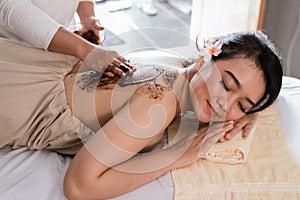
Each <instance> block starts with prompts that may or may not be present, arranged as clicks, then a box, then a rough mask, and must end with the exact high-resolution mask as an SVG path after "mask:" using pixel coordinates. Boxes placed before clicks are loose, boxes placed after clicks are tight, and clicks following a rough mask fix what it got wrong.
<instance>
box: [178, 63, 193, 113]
mask: <svg viewBox="0 0 300 200" xmlns="http://www.w3.org/2000/svg"><path fill="white" fill-rule="evenodd" d="M178 72H179V74H180V75H181V76H180V77H181V80H180V81H179V82H180V85H181V87H182V88H181V90H180V96H178V97H177V98H178V101H179V105H178V109H180V112H185V111H189V110H193V107H192V104H191V97H190V88H189V86H190V84H189V83H190V81H191V79H192V77H193V75H194V74H195V73H194V67H193V66H192V65H191V66H189V67H186V68H182V69H179V70H178Z"/></svg>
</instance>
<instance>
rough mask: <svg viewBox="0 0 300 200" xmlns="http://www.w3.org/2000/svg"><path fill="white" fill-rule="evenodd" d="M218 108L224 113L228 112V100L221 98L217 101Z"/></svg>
mask: <svg viewBox="0 0 300 200" xmlns="http://www.w3.org/2000/svg"><path fill="white" fill-rule="evenodd" d="M217 104H218V106H219V107H220V108H221V109H222V111H223V112H226V111H227V109H228V106H227V102H226V99H225V98H224V97H220V98H218V99H217Z"/></svg>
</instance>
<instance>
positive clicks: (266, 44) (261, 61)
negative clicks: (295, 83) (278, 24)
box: [212, 31, 283, 114]
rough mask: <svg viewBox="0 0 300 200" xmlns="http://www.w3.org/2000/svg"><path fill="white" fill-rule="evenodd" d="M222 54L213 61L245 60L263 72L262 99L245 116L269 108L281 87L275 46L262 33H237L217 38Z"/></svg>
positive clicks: (280, 67) (280, 73)
mask: <svg viewBox="0 0 300 200" xmlns="http://www.w3.org/2000/svg"><path fill="white" fill-rule="evenodd" d="M217 40H220V41H221V42H222V44H223V45H222V52H221V53H220V54H219V55H218V56H212V60H213V61H217V60H224V59H233V58H241V57H244V58H247V59H251V60H253V61H254V62H255V64H256V66H257V67H258V68H259V69H260V70H262V71H263V74H264V79H265V82H266V89H265V92H264V95H263V96H262V98H261V99H260V100H259V101H258V102H257V103H256V105H255V106H254V107H253V108H252V109H251V110H250V111H249V112H247V114H250V113H254V112H258V111H261V110H263V109H265V108H267V107H268V106H270V105H271V104H272V103H273V102H274V101H275V100H276V99H277V97H278V95H279V92H280V89H281V85H282V76H283V72H282V60H281V57H280V56H279V53H278V51H277V49H276V48H275V45H274V44H273V43H272V42H271V41H270V40H269V38H268V37H267V35H266V34H265V33H263V32H262V31H255V32H237V33H232V34H230V35H227V36H224V37H219V38H217Z"/></svg>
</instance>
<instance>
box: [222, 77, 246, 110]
mask: <svg viewBox="0 0 300 200" xmlns="http://www.w3.org/2000/svg"><path fill="white" fill-rule="evenodd" d="M220 84H221V85H222V87H223V88H224V90H225V91H226V92H229V91H230V89H229V88H228V87H227V86H226V84H225V81H224V79H223V78H222V80H220ZM237 105H238V107H239V109H240V110H241V111H242V112H243V113H246V109H245V108H244V106H243V105H242V103H241V102H240V101H239V102H238V103H237Z"/></svg>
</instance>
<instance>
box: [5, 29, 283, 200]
mask: <svg viewBox="0 0 300 200" xmlns="http://www.w3.org/2000/svg"><path fill="white" fill-rule="evenodd" d="M1 43H2V45H0V49H1V55H0V58H1V62H0V71H1V73H0V74H1V75H0V76H1V77H0V82H1V95H0V99H1V104H0V109H1V114H0V126H1V127H2V129H3V130H6V132H5V133H3V134H1V140H0V146H4V145H12V146H13V148H18V147H21V146H28V147H29V148H31V149H43V148H47V149H50V150H54V151H57V152H60V153H63V154H76V156H75V157H74V159H73V161H72V163H71V165H70V167H69V169H68V171H67V173H66V176H65V180H64V191H65V194H66V196H67V198H69V199H85V200H86V199H107V198H111V197H114V196H118V195H121V194H124V193H126V192H128V191H131V190H133V189H135V188H137V187H139V186H141V185H143V184H145V183H147V182H149V181H151V180H153V179H155V178H157V177H159V176H161V175H163V174H164V173H166V172H168V171H170V170H172V169H176V168H182V167H185V166H187V165H190V164H191V163H193V162H195V161H196V160H198V159H199V158H201V155H202V153H203V151H206V149H207V147H209V146H210V145H211V144H212V143H215V142H216V141H217V140H218V139H219V138H223V137H224V134H225V132H227V131H229V130H230V129H232V126H233V121H236V120H239V119H240V118H242V117H243V116H245V115H248V114H251V113H255V112H258V111H261V110H263V109H265V108H267V107H268V106H270V105H271V104H272V103H273V102H274V101H275V99H276V98H277V96H278V93H279V90H280V88H281V79H282V69H281V62H280V59H279V57H278V55H277V52H276V50H275V47H274V45H273V44H272V43H271V42H270V41H269V40H268V38H267V36H266V35H264V34H263V33H261V32H248V33H234V34H231V35H228V36H225V37H220V38H218V39H217V40H216V41H215V42H214V45H211V44H210V45H209V44H207V48H202V49H201V50H200V51H199V55H200V56H199V57H198V58H197V59H196V62H195V63H194V64H192V65H190V66H188V67H186V68H174V67H168V66H159V65H152V66H150V65H148V66H146V65H144V66H143V65H141V66H138V65H137V66H136V67H137V70H136V72H134V73H133V74H130V75H127V76H125V77H122V78H117V77H116V76H115V77H114V78H112V77H109V76H105V75H103V76H101V74H100V73H98V72H94V71H84V70H83V69H82V67H81V63H78V60H77V59H75V58H73V57H70V56H66V55H62V54H56V53H50V52H45V51H40V50H38V49H32V48H29V47H25V46H22V45H18V44H14V43H11V42H7V41H5V40H3V41H2V42H1ZM24 52H27V53H26V55H24ZM16 60H17V61H16ZM76 63H77V64H76ZM75 64H76V65H75ZM74 65H75V67H73V66H74ZM66 66H67V67H66ZM188 110H192V111H194V112H195V115H196V117H197V118H198V120H199V121H200V122H202V123H210V124H209V128H206V129H202V130H201V131H198V133H197V134H196V133H195V134H194V135H193V136H191V137H185V138H184V139H182V140H181V141H180V142H178V143H176V144H174V145H172V146H170V147H167V148H164V149H162V150H159V151H155V152H148V153H145V152H146V151H147V150H148V149H149V148H151V147H152V146H153V145H154V144H156V143H158V142H159V141H161V139H162V137H163V135H164V133H165V131H164V130H165V128H166V127H167V126H168V125H169V124H170V123H171V122H172V120H173V119H174V118H175V117H176V116H178V115H179V114H180V113H183V112H185V111H188ZM212 122H214V123H212ZM197 127H198V124H197ZM196 130H197V129H195V132H197V131H196ZM212 138H213V140H212ZM82 142H83V143H84V145H83V146H82ZM139 152H142V153H140V154H138V153H139Z"/></svg>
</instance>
